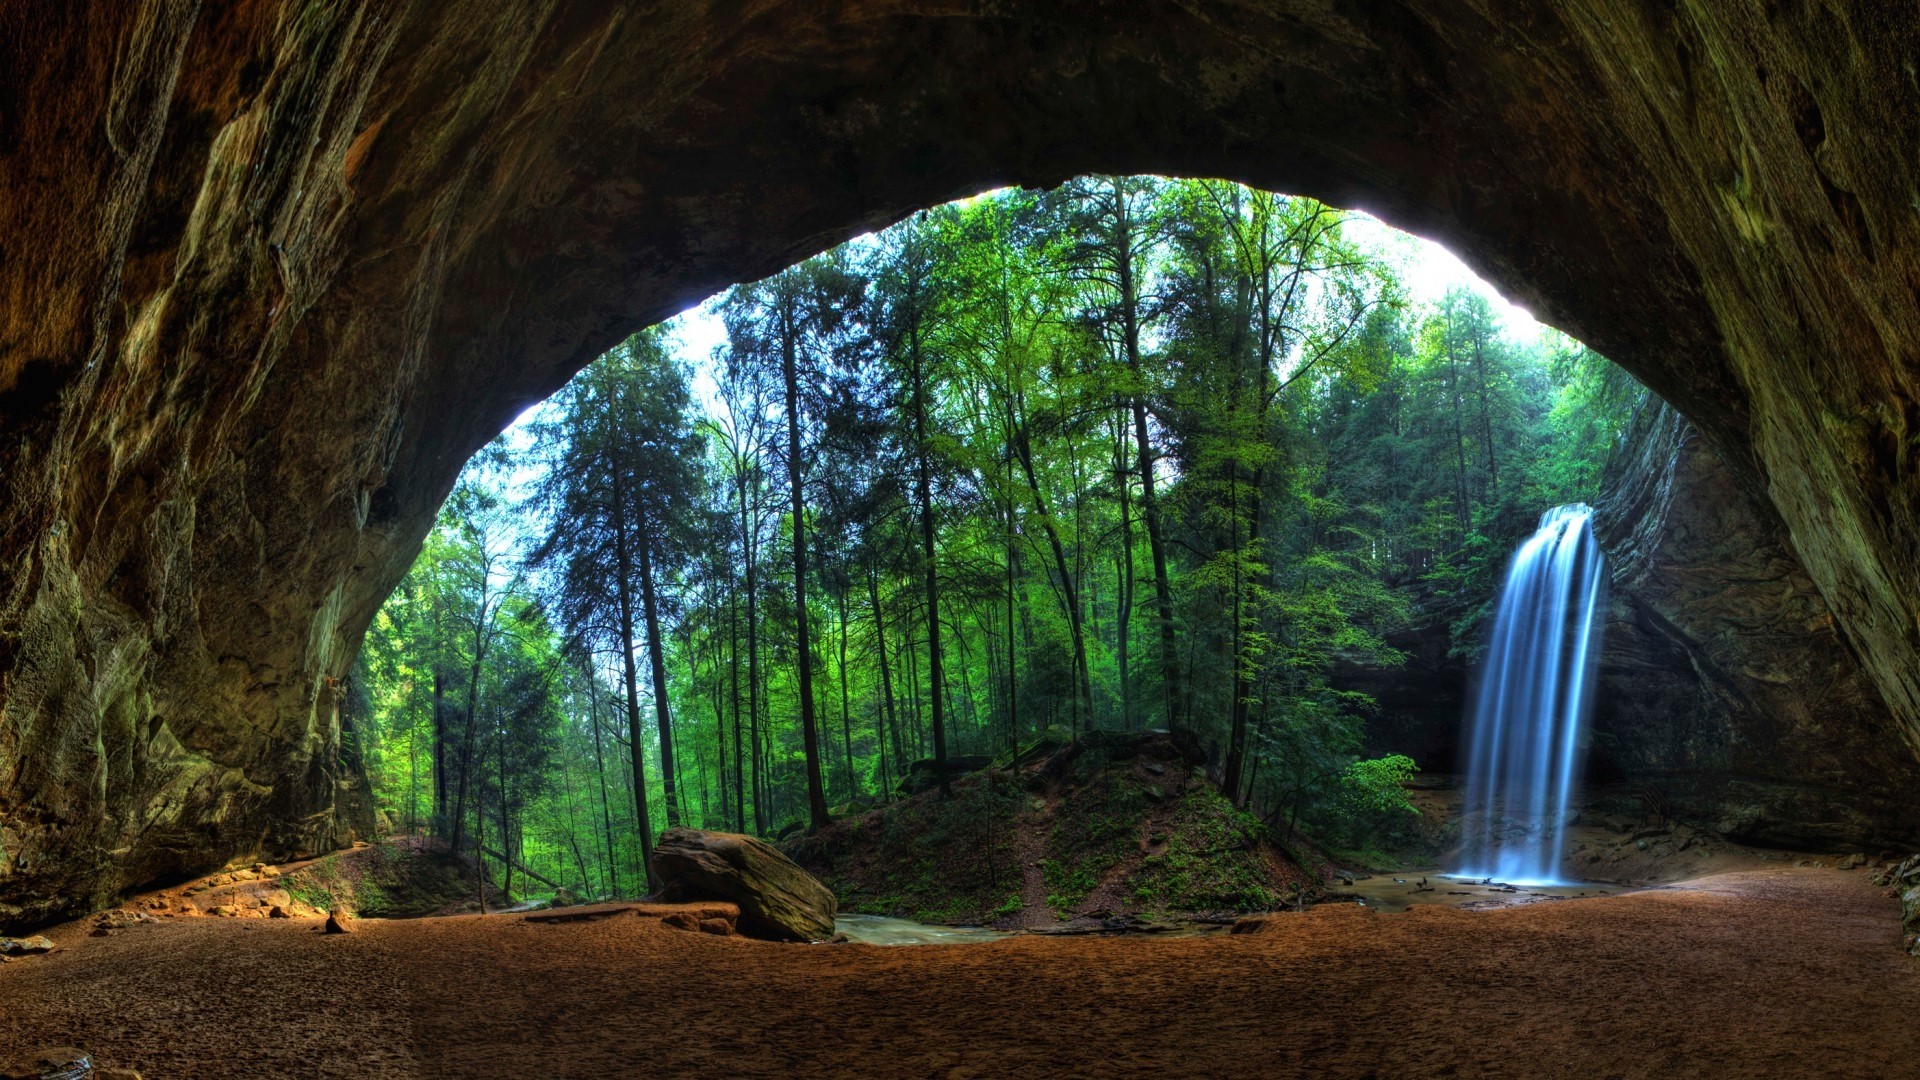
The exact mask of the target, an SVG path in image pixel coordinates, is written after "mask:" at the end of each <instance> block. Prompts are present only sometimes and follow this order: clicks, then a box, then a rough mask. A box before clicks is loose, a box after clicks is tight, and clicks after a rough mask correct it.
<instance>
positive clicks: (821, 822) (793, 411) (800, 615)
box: [780, 300, 827, 831]
mask: <svg viewBox="0 0 1920 1080" xmlns="http://www.w3.org/2000/svg"><path fill="white" fill-rule="evenodd" d="M790 305H791V301H790V300H783V301H782V304H781V324H782V325H781V328H780V330H781V333H780V366H781V372H782V374H783V375H784V376H785V382H786V389H787V486H788V489H789V490H790V491H791V492H792V495H793V608H794V627H795V629H794V650H795V652H796V653H797V654H798V655H797V662H798V665H799V672H798V674H799V682H800V742H801V749H802V751H803V752H804V753H805V754H806V759H807V814H808V817H809V819H810V821H811V828H812V829H813V830H814V831H818V830H820V829H823V828H825V827H826V825H827V792H826V786H825V784H824V783H823V782H822V780H821V776H820V734H819V731H818V730H817V724H816V723H815V719H814V710H813V639H812V636H811V627H810V626H809V625H808V622H809V620H808V614H807V504H806V490H805V487H804V485H803V484H802V477H803V474H804V469H803V468H802V464H803V463H802V462H801V460H800V373H799V365H798V362H797V357H796V356H795V350H796V348H797V345H798V343H797V342H796V341H795V338H796V336H797V333H796V330H795V328H794V326H793V324H792V320H791V315H790V311H789V308H790Z"/></svg>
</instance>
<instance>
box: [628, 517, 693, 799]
mask: <svg viewBox="0 0 1920 1080" xmlns="http://www.w3.org/2000/svg"><path fill="white" fill-rule="evenodd" d="M637 533H638V535H637V537H636V539H637V541H638V545H637V546H638V547H639V548H640V608H641V612H642V614H643V615H644V616H645V618H646V623H647V665H648V669H649V672H650V674H651V677H652V681H653V715H654V719H655V722H656V723H657V724H658V725H659V727H660V788H661V792H660V793H661V797H662V799H663V801H664V802H665V803H666V804H667V828H669V829H672V828H677V827H678V826H679V825H680V822H681V818H682V814H681V810H680V797H679V774H678V773H677V772H676V771H675V770H674V767H673V715H672V707H671V705H670V704H669V702H668V701H667V654H666V647H665V646H664V645H663V644H662V642H661V638H660V598H659V589H658V588H657V587H656V586H655V584H654V579H653V536H652V534H651V533H649V532H648V530H647V528H646V526H644V525H642V526H641V527H640V528H639V529H638V530H637Z"/></svg>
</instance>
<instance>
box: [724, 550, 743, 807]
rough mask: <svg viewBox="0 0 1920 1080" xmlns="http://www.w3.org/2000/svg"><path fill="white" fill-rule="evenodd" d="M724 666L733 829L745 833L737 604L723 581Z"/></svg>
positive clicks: (731, 588) (737, 601) (731, 583)
mask: <svg viewBox="0 0 1920 1080" xmlns="http://www.w3.org/2000/svg"><path fill="white" fill-rule="evenodd" d="M727 667H728V668H729V669H730V672H731V675H732V679H733V827H734V828H736V829H739V830H740V831H741V832H746V831H747V791H746V780H747V774H746V762H745V760H744V758H743V755H742V754H741V750H742V749H743V747H742V746H741V738H740V603H739V598H738V597H736V596H734V595H733V582H732V581H731V580H729V581H728V582H727Z"/></svg>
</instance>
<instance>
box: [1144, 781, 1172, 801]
mask: <svg viewBox="0 0 1920 1080" xmlns="http://www.w3.org/2000/svg"><path fill="white" fill-rule="evenodd" d="M1140 794H1142V795H1145V796H1146V797H1147V801H1148V802H1150V803H1161V802H1166V801H1167V793H1166V791H1165V790H1164V789H1162V788H1161V787H1160V785H1159V784H1148V785H1147V786H1146V787H1144V788H1142V789H1140Z"/></svg>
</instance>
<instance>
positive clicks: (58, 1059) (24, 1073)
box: [0, 1046, 94, 1080]
mask: <svg viewBox="0 0 1920 1080" xmlns="http://www.w3.org/2000/svg"><path fill="white" fill-rule="evenodd" d="M92 1075H94V1072H93V1058H91V1057H89V1056H87V1052H86V1051H85V1050H81V1049H79V1048H77V1047H72V1046H49V1047H47V1048H46V1049H44V1050H35V1051H34V1052H33V1053H31V1054H27V1055H25V1056H23V1057H17V1058H13V1059H11V1060H10V1061H8V1062H7V1063H6V1064H4V1065H0V1080H86V1078H87V1077H89V1076H92Z"/></svg>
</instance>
